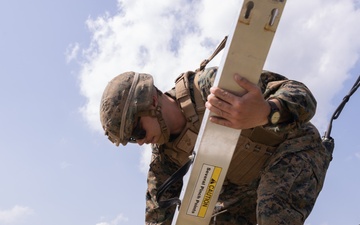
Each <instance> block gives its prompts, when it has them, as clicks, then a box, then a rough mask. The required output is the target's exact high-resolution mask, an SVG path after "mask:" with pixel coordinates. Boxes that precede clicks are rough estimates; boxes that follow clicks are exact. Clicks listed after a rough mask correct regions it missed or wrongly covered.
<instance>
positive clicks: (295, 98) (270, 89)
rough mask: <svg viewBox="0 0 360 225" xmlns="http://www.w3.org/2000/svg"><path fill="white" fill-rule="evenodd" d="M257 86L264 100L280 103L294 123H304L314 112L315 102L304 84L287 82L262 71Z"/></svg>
mask: <svg viewBox="0 0 360 225" xmlns="http://www.w3.org/2000/svg"><path fill="white" fill-rule="evenodd" d="M259 86H260V88H261V89H262V91H263V93H264V97H265V98H266V99H271V98H276V99H278V100H279V101H280V103H281V105H282V107H284V108H285V109H286V110H287V111H288V112H290V114H291V115H292V118H293V120H294V121H295V122H299V123H306V122H309V121H310V120H311V118H312V117H313V116H314V115H315V112H316V100H315V98H314V96H313V94H312V93H311V91H310V90H309V89H308V88H307V87H306V86H305V84H303V83H301V82H298V81H294V80H288V79H287V78H286V77H284V76H282V75H279V74H276V73H272V72H268V71H264V72H263V73H262V74H261V78H260V81H259Z"/></svg>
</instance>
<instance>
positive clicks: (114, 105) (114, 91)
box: [100, 72, 155, 146]
mask: <svg viewBox="0 0 360 225" xmlns="http://www.w3.org/2000/svg"><path fill="white" fill-rule="evenodd" d="M153 82H154V81H153V77H152V76H151V75H149V74H144V73H135V72H126V73H123V74H120V75H118V76H116V77H115V78H113V79H112V80H111V81H110V82H109V83H108V85H107V86H106V88H105V90H104V93H103V95H102V98H101V104H100V120H101V124H102V127H103V129H104V131H105V135H107V136H108V138H109V140H110V141H111V142H113V143H114V144H116V146H119V144H120V143H121V144H122V145H124V146H125V145H126V144H127V143H128V142H129V140H130V137H131V134H132V132H133V129H134V125H135V123H136V119H137V118H138V117H139V113H140V112H144V111H148V110H149V108H150V106H151V104H152V96H153V93H154V90H155V87H154V85H153Z"/></svg>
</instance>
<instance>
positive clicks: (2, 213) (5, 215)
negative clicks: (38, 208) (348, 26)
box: [0, 205, 34, 224]
mask: <svg viewBox="0 0 360 225" xmlns="http://www.w3.org/2000/svg"><path fill="white" fill-rule="evenodd" d="M33 213H34V210H33V209H31V208H29V207H24V206H19V205H16V206H14V207H13V208H12V209H9V210H0V224H14V223H16V222H18V221H20V220H23V219H24V218H26V217H27V216H30V215H32V214H33Z"/></svg>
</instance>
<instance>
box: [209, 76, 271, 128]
mask: <svg viewBox="0 0 360 225" xmlns="http://www.w3.org/2000/svg"><path fill="white" fill-rule="evenodd" d="M234 80H235V81H236V83H237V84H238V85H239V86H241V87H242V88H243V89H244V90H245V91H246V93H245V94H244V95H242V96H237V95H234V94H232V93H230V92H228V91H225V90H223V89H221V88H218V87H212V88H211V89H210V92H211V94H210V95H209V96H208V98H207V102H206V104H205V106H206V108H208V109H209V110H210V111H211V112H213V113H215V114H216V115H213V116H211V117H210V121H211V122H214V123H216V124H220V125H223V126H228V127H231V128H236V129H247V128H252V127H256V126H261V125H265V124H267V122H268V120H267V116H268V115H269V113H270V106H269V104H268V103H267V102H266V100H265V99H264V97H263V95H262V93H261V90H260V88H259V87H258V86H257V85H255V84H253V83H251V82H250V81H248V80H247V79H245V78H243V77H241V76H240V75H239V74H235V75H234Z"/></svg>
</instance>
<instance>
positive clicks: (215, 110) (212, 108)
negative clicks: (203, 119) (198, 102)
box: [205, 101, 230, 118]
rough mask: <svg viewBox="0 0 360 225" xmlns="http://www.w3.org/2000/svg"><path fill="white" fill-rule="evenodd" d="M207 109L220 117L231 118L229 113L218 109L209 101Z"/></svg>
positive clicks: (206, 104)
mask: <svg viewBox="0 0 360 225" xmlns="http://www.w3.org/2000/svg"><path fill="white" fill-rule="evenodd" d="M220 105H222V104H220ZM205 107H206V108H207V109H209V110H210V111H211V112H213V113H215V114H216V115H218V116H219V117H222V118H229V116H230V114H229V113H228V112H227V111H225V110H224V109H223V108H221V107H217V106H216V105H213V104H211V103H210V102H209V101H207V102H206V103H205Z"/></svg>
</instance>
